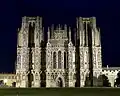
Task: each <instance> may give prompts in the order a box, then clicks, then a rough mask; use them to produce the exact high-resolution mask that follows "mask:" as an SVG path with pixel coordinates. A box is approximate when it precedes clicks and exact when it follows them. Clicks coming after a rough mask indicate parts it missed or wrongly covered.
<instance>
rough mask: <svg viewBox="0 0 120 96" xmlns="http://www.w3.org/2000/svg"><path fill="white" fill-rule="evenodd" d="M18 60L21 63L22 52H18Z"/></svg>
mask: <svg viewBox="0 0 120 96" xmlns="http://www.w3.org/2000/svg"><path fill="white" fill-rule="evenodd" d="M17 61H18V63H21V55H20V54H18V56H17Z"/></svg>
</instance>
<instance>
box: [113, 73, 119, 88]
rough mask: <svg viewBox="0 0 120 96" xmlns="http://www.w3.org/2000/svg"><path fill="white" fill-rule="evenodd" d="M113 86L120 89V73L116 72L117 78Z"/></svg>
mask: <svg viewBox="0 0 120 96" xmlns="http://www.w3.org/2000/svg"><path fill="white" fill-rule="evenodd" d="M114 86H117V87H120V72H118V74H117V78H116V82H115V85H114Z"/></svg>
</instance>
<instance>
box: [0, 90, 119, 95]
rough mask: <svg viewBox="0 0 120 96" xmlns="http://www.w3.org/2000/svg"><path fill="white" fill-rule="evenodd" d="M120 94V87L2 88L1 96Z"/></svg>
mask: <svg viewBox="0 0 120 96" xmlns="http://www.w3.org/2000/svg"><path fill="white" fill-rule="evenodd" d="M17 93H19V95H18V96H120V88H0V96H17Z"/></svg>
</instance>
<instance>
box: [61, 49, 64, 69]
mask: <svg viewBox="0 0 120 96" xmlns="http://www.w3.org/2000/svg"><path fill="white" fill-rule="evenodd" d="M61 57H62V58H61V59H62V60H61V62H62V69H64V51H61Z"/></svg>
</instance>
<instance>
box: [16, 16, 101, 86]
mask: <svg viewBox="0 0 120 96" xmlns="http://www.w3.org/2000/svg"><path fill="white" fill-rule="evenodd" d="M74 34H75V36H74V39H75V40H74V41H75V42H74V44H73V42H72V38H71V37H72V35H71V28H70V27H68V26H67V25H64V28H61V26H58V27H56V28H54V26H52V27H50V28H48V32H47V36H46V37H47V41H46V40H45V39H44V37H45V36H44V27H43V26H42V18H41V17H38V16H37V17H26V16H25V17H23V18H22V24H21V28H20V29H19V30H18V43H17V60H16V76H17V79H16V87H25V88H27V87H84V86H85V84H86V83H85V82H86V80H87V79H86V78H87V77H88V78H89V80H90V81H91V84H93V85H95V84H96V82H95V81H94V80H93V79H92V78H94V77H95V78H98V76H100V75H101V74H102V58H101V40H100V29H99V28H98V27H96V18H95V17H90V18H82V17H79V18H77V21H76V32H74Z"/></svg>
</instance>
